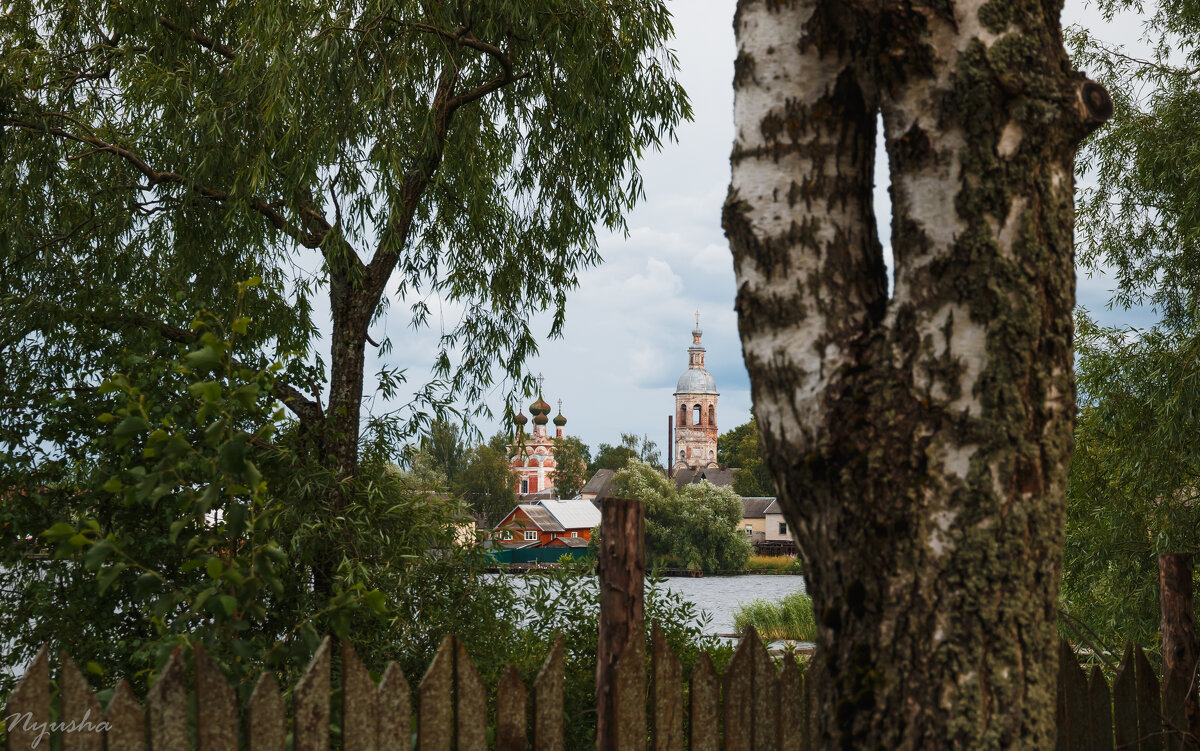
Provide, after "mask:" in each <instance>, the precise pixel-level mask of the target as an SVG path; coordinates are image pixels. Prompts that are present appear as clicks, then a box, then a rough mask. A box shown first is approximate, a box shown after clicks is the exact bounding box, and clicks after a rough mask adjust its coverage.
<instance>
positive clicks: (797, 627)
mask: <svg viewBox="0 0 1200 751" xmlns="http://www.w3.org/2000/svg"><path fill="white" fill-rule="evenodd" d="M733 625H734V628H736V629H737V631H738V632H739V633H741V632H744V631H745V630H746V627H747V626H754V628H755V630H756V631H758V635H759V636H760V637H762V638H763V639H764V640H767V641H774V640H776V639H790V640H792V641H813V639H815V638H816V636H817V622H816V620H815V619H814V618H813V607H812V599H811V598H810V597H809V596H808V595H806V594H804V593H803V592H793V593H792V594H790V595H788V596H786V597H784V598H783V599H782V600H780V601H779V602H771V601H770V600H755V601H754V602H752V603H750V604H749V605H743V606H741V607H740V608H738V609H737V612H735V613H734V614H733Z"/></svg>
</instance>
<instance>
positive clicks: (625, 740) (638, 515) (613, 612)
mask: <svg viewBox="0 0 1200 751" xmlns="http://www.w3.org/2000/svg"><path fill="white" fill-rule="evenodd" d="M642 517H643V505H642V503H641V501H636V500H626V499H623V498H604V499H603V500H601V502H600V536H601V542H600V552H599V556H598V557H597V560H596V572H597V573H598V574H599V577H600V635H599V639H600V640H599V645H598V649H597V660H596V749H597V751H631V750H632V749H638V751H642V750H643V749H645V747H646V670H645V664H646V624H645V619H646V613H645V591H644V583H643V579H644V577H645V573H646V553H645V549H644V546H643V529H642V522H643V520H642Z"/></svg>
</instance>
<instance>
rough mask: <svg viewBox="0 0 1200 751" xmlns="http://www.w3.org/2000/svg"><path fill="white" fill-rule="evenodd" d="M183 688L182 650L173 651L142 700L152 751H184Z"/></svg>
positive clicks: (184, 704) (186, 727)
mask: <svg viewBox="0 0 1200 751" xmlns="http://www.w3.org/2000/svg"><path fill="white" fill-rule="evenodd" d="M187 714H188V713H187V684H186V683H185V677H184V666H183V647H176V648H175V651H174V652H172V653H171V656H170V658H168V659H167V664H166V665H165V666H163V670H162V673H161V674H160V675H159V676H158V680H156V681H155V682H154V686H152V687H151V688H150V693H149V694H148V695H147V696H146V724H147V726H148V728H149V730H150V748H151V749H153V751H188V748H189V747H190V746H191V744H190V743H189V741H188V716H187Z"/></svg>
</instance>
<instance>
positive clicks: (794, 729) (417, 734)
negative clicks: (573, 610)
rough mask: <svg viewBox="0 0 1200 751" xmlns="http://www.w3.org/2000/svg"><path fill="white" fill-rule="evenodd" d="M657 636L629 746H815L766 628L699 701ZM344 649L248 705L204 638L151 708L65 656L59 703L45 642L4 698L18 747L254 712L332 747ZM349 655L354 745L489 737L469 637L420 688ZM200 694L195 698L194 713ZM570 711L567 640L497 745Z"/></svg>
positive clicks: (111, 748)
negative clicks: (109, 690) (94, 682)
mask: <svg viewBox="0 0 1200 751" xmlns="http://www.w3.org/2000/svg"><path fill="white" fill-rule="evenodd" d="M652 644H653V657H652V664H651V666H650V668H651V671H650V673H651V686H650V687H649V689H650V690H649V691H647V690H646V689H647V686H646V681H645V677H646V671H645V665H641V666H639V667H641V668H642V669H640V670H636V671H632V670H631V671H628V672H627V673H626V675H629V676H631V678H630V683H629V684H628V687H629V688H631V689H633V690H634V691H637V690H639V689H640V691H641V693H640V698H641V702H640V703H641V711H640V713H639V712H636V711H630V707H631V703H630V702H628V701H621V702H619V711H620V713H621V714H620V715H619V716H618V717H617V718H616V719H617V727H618V731H617V734H616V738H617V747H618V748H627V749H643V750H644V749H646V748H647V743H648V742H649V743H650V744H652V747H653V749H654V751H682V749H683V748H684V747H685V745H686V746H687V747H688V748H691V749H693V750H694V751H717V749H720V748H724V749H729V750H730V751H733V750H734V749H744V750H745V751H751V750H755V751H803V750H804V749H808V748H811V744H810V743H809V742H808V729H809V726H810V723H809V719H810V713H809V706H810V704H809V701H808V693H807V692H806V691H805V685H804V684H805V681H804V676H803V673H802V671H801V670H800V668H799V667H798V666H797V664H796V663H795V661H794V660H792V659H791V658H790V657H789V658H786V659H785V660H784V665H783V669H782V671H780V670H778V669H777V667H776V663H775V661H774V660H773V659H772V658H771V657H770V656H769V655H768V653H767V650H766V648H765V647H764V645H763V644H762V642H761V641H760V640H759V638H758V636H757V635H755V634H754V633H753V632H750V634H749V635H748V637H747V638H743V639H742V641H741V644H740V645H739V647H738V649H737V650H736V651H735V653H734V655H733V657H732V659H731V660H730V663H729V665H728V667H727V669H726V670H725V672H724V675H722V676H718V674H717V671H716V670H715V669H714V668H713V664H712V661H711V660H710V659H709V657H708V655H703V656H702V657H701V658H700V659H699V661H698V662H697V664H696V666H695V668H694V669H693V671H692V676H691V680H690V683H689V686H688V689H689V690H688V696H689V698H690V702H689V703H690V706H689V707H688V708H687V709H686V711H685V707H684V686H683V681H682V669H681V665H680V663H679V660H678V659H677V658H676V656H675V654H674V653H673V652H672V650H671V648H670V647H669V646H668V645H667V643H666V641H665V639H664V638H663V636H662V634H661V632H660V631H658V629H655V631H654V633H653V636H652ZM331 652H332V646H331V641H330V639H329V638H326V639H325V640H324V641H323V642H322V643H321V645H320V647H319V648H318V649H317V651H316V654H315V655H314V656H313V658H312V661H311V662H310V663H309V665H308V667H307V669H306V671H305V672H304V674H303V675H302V677H301V678H300V680H299V681H298V682H297V683H296V686H295V688H294V690H293V691H292V695H291V712H290V714H289V713H288V712H287V710H286V708H285V702H284V699H283V697H282V695H281V694H280V691H279V686H278V684H277V683H276V680H275V678H274V676H273V675H272V674H271V673H263V674H262V676H261V677H260V679H259V681H258V683H257V684H256V686H255V688H254V691H253V693H252V694H251V696H250V699H249V702H248V704H247V706H246V707H245V711H244V712H239V711H238V706H237V701H236V698H235V694H234V691H233V689H232V688H231V687H230V686H229V684H228V683H227V682H226V680H225V678H224V676H223V675H222V674H221V673H220V671H219V670H218V669H217V667H216V665H215V664H214V663H213V662H212V660H211V658H209V657H208V656H207V655H206V654H205V653H204V650H203V648H202V647H199V646H197V647H196V648H195V650H194V653H193V660H192V663H193V667H194V670H193V671H192V674H193V676H192V677H193V687H192V688H191V689H190V690H189V686H188V680H187V675H186V673H187V666H186V663H185V660H184V653H183V650H182V649H177V650H176V651H175V652H174V654H172V655H171V657H170V659H169V660H168V661H167V663H166V665H165V667H164V669H163V671H162V672H161V673H160V675H159V676H158V679H157V681H156V682H155V683H154V685H153V687H152V688H151V690H150V692H149V694H148V696H147V697H146V701H145V707H144V709H143V707H142V705H141V704H140V703H139V702H138V701H137V699H136V698H135V697H134V695H133V693H132V691H131V690H130V688H129V685H128V684H127V683H126V682H125V681H121V682H120V683H118V684H117V686H116V689H115V691H114V692H113V695H112V699H111V700H110V701H109V703H108V706H107V707H106V708H104V709H103V710H102V709H101V707H100V703H99V701H97V699H96V697H95V696H94V695H93V693H92V690H91V687H90V686H89V685H88V683H87V681H86V680H85V679H84V677H83V676H82V675H81V674H80V672H79V670H78V669H77V668H76V667H75V665H74V663H73V662H72V661H71V659H70V658H69V657H65V656H64V657H63V659H62V665H61V672H60V674H59V684H58V685H59V687H60V691H59V697H58V700H57V707H54V708H53V709H56V710H57V711H56V712H54V713H53V714H52V707H51V695H50V690H49V688H50V659H49V657H48V653H47V651H46V650H45V649H44V648H43V649H42V651H41V652H40V653H39V654H38V655H37V658H36V659H35V660H34V661H33V663H32V665H31V666H30V668H29V670H28V672H27V673H26V674H25V676H24V677H23V678H22V679H21V682H20V683H19V684H18V686H17V688H16V690H15V691H14V692H13V693H12V695H11V696H10V698H9V701H8V704H7V707H6V708H5V710H4V715H3V717H4V718H6V719H7V724H8V728H7V732H8V749H9V751H34V750H35V749H41V751H49V749H50V748H51V743H52V742H54V743H55V745H56V747H58V748H61V750H62V751H189V749H193V748H194V749H198V751H237V749H238V747H239V741H238V738H239V734H238V727H239V716H240V718H241V723H242V727H243V729H244V733H243V734H242V737H243V738H244V739H245V741H244V743H243V747H245V748H248V749H249V751H286V749H288V747H289V745H288V736H289V735H291V738H292V742H291V746H290V747H291V749H292V751H328V749H329V748H330V745H331V736H330V696H331V694H332V693H333V691H332V688H333V687H332V686H331V677H330V672H331V671H330V657H331ZM341 660H342V664H341V671H340V674H341V689H342V691H341V711H342V718H341V729H342V730H341V742H340V748H341V749H344V751H384V750H385V749H413V748H416V749H419V751H450V749H452V748H453V749H457V751H484V749H486V748H488V746H489V732H488V730H489V722H488V703H487V690H486V688H485V686H484V684H483V681H482V680H481V679H480V676H479V672H478V671H477V670H476V668H475V666H474V664H472V662H471V659H470V658H469V657H468V655H467V653H466V651H465V650H464V649H463V646H462V644H461V643H460V642H459V641H458V640H457V639H454V638H451V637H447V638H446V639H445V640H444V641H443V642H442V645H441V648H440V649H439V650H438V652H437V654H436V656H435V657H434V659H433V661H432V662H431V663H430V665H429V668H428V670H427V671H426V672H425V675H424V677H423V678H422V679H421V682H420V684H419V687H418V690H417V692H416V696H415V697H414V696H411V695H410V693H411V692H410V689H409V684H408V680H407V679H406V678H405V676H404V674H403V672H402V671H401V670H400V667H399V666H398V665H396V664H395V663H390V664H388V666H387V667H386V668H385V669H384V671H383V677H382V680H380V682H379V685H375V683H374V681H372V679H371V677H370V674H369V673H368V672H367V670H366V668H365V667H364V666H363V664H362V662H360V661H359V658H358V656H357V655H356V654H355V652H354V649H353V647H351V646H350V644H349V643H348V642H342V644H341ZM622 672H626V671H622ZM639 677H640V680H639ZM639 683H640V685H639ZM634 695H636V694H634ZM530 698H532V707H531V708H530V707H529V706H528V702H529V699H530ZM647 700H648V703H649V707H648V710H649V711H647ZM189 705H191V706H193V707H194V708H195V711H194V715H193V719H191V720H190V719H189V710H188V708H189ZM52 716H54V717H57V718H59V719H58V720H57V721H56V722H55V724H54V726H53V727H52V729H53V730H54V731H55V732H51V733H48V734H47V735H45V736H42V729H43V728H46V727H50V726H48V725H47V723H48V722H49V720H50V718H51V717H52ZM530 718H531V719H532V723H531V726H530V722H529V720H530ZM639 720H640V722H639ZM647 720H650V726H649V727H647ZM685 721H686V730H687V734H686V735H685ZM563 723H564V716H563V646H562V641H561V639H560V640H559V641H558V643H557V644H556V645H555V646H554V648H553V649H552V650H551V651H550V654H549V655H547V657H546V659H545V662H544V663H543V664H542V667H541V671H540V672H539V673H538V675H537V677H536V679H535V680H534V682H533V691H532V697H529V696H528V692H527V691H526V687H525V685H524V684H523V683H522V682H521V679H520V678H519V677H518V675H517V671H516V668H514V667H511V666H510V667H509V668H508V669H507V671H506V672H505V673H504V675H503V677H502V679H501V680H500V683H499V685H498V686H497V689H496V697H495V722H494V724H493V725H492V733H491V738H492V744H491V745H492V747H493V748H495V749H498V750H499V751H524V749H530V748H531V749H533V750H534V751H562V749H563V730H564V725H563ZM530 731H532V732H530ZM722 731H723V732H722ZM58 744H61V745H58Z"/></svg>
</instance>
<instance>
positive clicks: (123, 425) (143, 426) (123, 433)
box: [113, 415, 150, 438]
mask: <svg viewBox="0 0 1200 751" xmlns="http://www.w3.org/2000/svg"><path fill="white" fill-rule="evenodd" d="M149 429H150V423H148V422H146V420H145V419H144V418H142V417H139V416H138V415H130V416H129V417H126V418H125V419H124V420H122V421H121V422H120V423H119V424H118V425H117V427H116V428H114V429H113V435H115V436H116V437H118V438H131V437H133V436H135V435H137V434H138V433H141V432H143V431H145V430H149Z"/></svg>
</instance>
